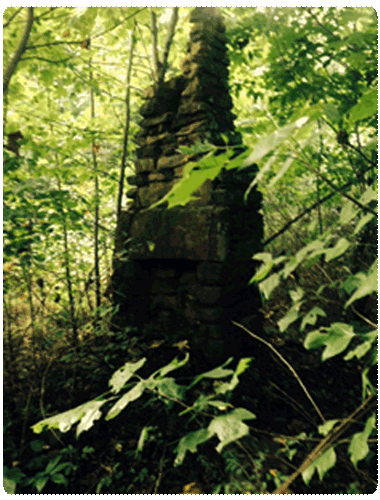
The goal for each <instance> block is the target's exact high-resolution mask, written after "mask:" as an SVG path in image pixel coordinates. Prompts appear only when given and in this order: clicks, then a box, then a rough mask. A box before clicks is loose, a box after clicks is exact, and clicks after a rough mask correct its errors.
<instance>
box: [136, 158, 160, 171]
mask: <svg viewBox="0 0 380 500" xmlns="http://www.w3.org/2000/svg"><path fill="white" fill-rule="evenodd" d="M135 167H136V173H138V174H139V173H142V172H153V171H154V170H155V160H154V159H153V158H141V159H139V160H137V161H136V164H135Z"/></svg>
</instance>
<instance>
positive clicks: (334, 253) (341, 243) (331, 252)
mask: <svg viewBox="0 0 380 500" xmlns="http://www.w3.org/2000/svg"><path fill="white" fill-rule="evenodd" d="M350 246H351V243H350V242H349V241H347V240H346V238H340V239H339V240H338V242H337V243H336V245H335V246H334V247H333V248H328V249H327V250H326V251H325V255H326V257H325V259H326V262H329V261H330V260H332V259H336V258H337V257H339V256H340V255H342V254H343V253H344V252H345V251H346V250H347V248H349V247H350Z"/></svg>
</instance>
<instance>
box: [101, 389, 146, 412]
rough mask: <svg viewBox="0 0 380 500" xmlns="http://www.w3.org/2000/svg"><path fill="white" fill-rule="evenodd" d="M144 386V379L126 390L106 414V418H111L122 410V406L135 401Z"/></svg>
mask: <svg viewBox="0 0 380 500" xmlns="http://www.w3.org/2000/svg"><path fill="white" fill-rule="evenodd" d="M145 388H146V383H145V380H141V381H140V382H138V383H137V384H136V385H135V386H134V387H133V389H131V390H130V391H128V392H127V393H126V394H124V396H122V397H121V398H120V399H119V401H117V403H115V404H114V405H113V406H112V408H111V409H110V410H109V412H108V413H107V415H106V420H111V419H112V418H115V417H117V416H118V415H119V413H120V412H121V411H122V410H124V408H125V407H126V406H127V405H128V404H129V403H131V402H132V401H136V399H138V398H139V397H140V396H141V395H142V394H143V392H144V390H145Z"/></svg>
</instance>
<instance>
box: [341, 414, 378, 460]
mask: <svg viewBox="0 0 380 500" xmlns="http://www.w3.org/2000/svg"><path fill="white" fill-rule="evenodd" d="M375 424H376V416H375V415H371V416H370V417H369V418H368V420H367V422H366V424H365V428H364V430H363V431H362V432H357V433H356V434H354V435H353V437H352V439H351V443H350V446H349V448H348V453H349V454H350V455H351V456H350V459H351V462H352V463H353V464H354V467H356V466H357V463H358V462H359V461H360V460H363V459H364V458H365V457H366V456H367V455H368V452H369V446H368V444H367V441H368V438H369V436H370V435H371V432H372V430H373V429H374V428H375Z"/></svg>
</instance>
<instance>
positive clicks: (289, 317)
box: [277, 302, 302, 333]
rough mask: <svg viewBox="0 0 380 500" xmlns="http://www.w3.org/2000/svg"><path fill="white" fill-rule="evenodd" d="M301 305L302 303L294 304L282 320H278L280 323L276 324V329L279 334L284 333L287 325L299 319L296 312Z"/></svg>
mask: <svg viewBox="0 0 380 500" xmlns="http://www.w3.org/2000/svg"><path fill="white" fill-rule="evenodd" d="M301 305H302V302H298V303H296V304H294V305H293V306H292V307H291V308H290V309H289V311H288V312H287V313H286V314H285V316H284V317H283V318H281V319H280V321H278V322H277V324H278V327H279V329H280V332H281V333H282V332H285V330H286V329H287V328H288V326H289V325H291V324H292V323H294V322H295V321H297V319H298V318H299V314H298V311H299V309H300V307H301Z"/></svg>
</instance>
